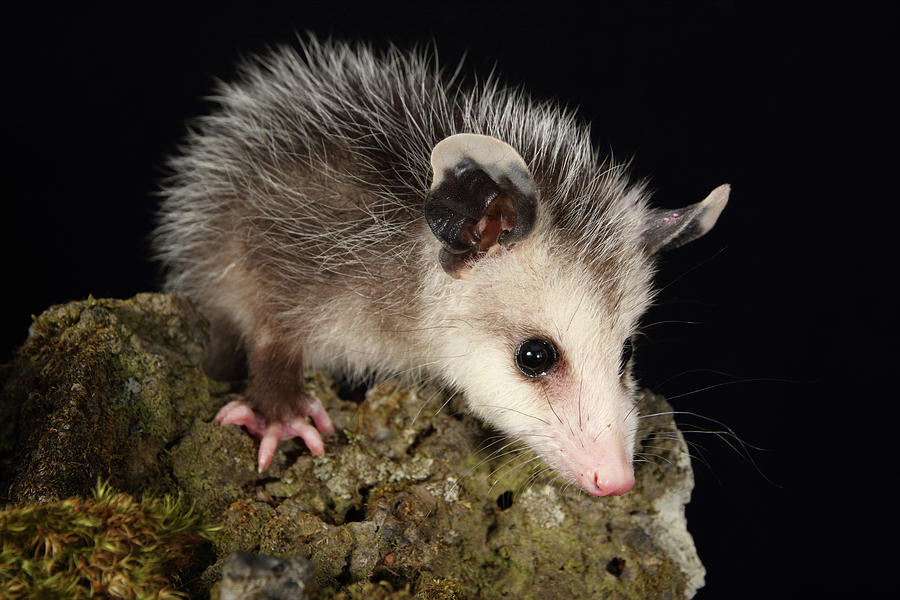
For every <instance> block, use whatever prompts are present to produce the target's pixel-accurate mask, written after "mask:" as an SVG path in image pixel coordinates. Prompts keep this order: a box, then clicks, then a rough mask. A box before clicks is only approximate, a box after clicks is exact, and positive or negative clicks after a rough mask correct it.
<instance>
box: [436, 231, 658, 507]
mask: <svg viewBox="0 0 900 600" xmlns="http://www.w3.org/2000/svg"><path fill="white" fill-rule="evenodd" d="M535 241H536V242H537V240H535ZM558 258H559V257H553V256H551V255H550V254H549V253H547V252H546V251H544V250H542V249H541V244H540V243H532V241H530V240H529V241H528V242H523V243H522V244H520V245H519V246H517V247H516V248H515V249H514V250H512V251H503V252H502V253H498V254H496V255H492V256H489V257H486V258H484V259H482V260H481V261H480V262H479V264H478V265H477V267H476V268H473V269H472V273H471V274H470V276H469V277H467V278H466V279H462V280H459V281H455V282H453V284H452V286H453V288H454V291H453V296H454V297H455V301H454V303H453V308H448V309H447V310H448V311H449V312H450V314H447V315H446V316H447V317H448V318H449V319H450V320H451V321H452V322H453V323H456V326H455V327H453V329H452V330H447V331H448V333H449V332H451V331H452V333H449V335H450V336H451V337H452V341H451V342H450V344H449V345H450V346H451V347H453V348H454V352H452V353H451V354H452V355H453V357H452V358H451V359H450V360H449V361H448V365H447V368H448V371H449V372H448V373H446V375H449V376H450V377H451V378H452V379H453V380H454V382H455V383H456V384H457V385H458V386H459V387H461V388H462V389H463V390H464V391H465V394H466V398H467V401H468V403H469V406H470V408H471V410H472V411H473V412H474V413H475V414H476V415H478V416H479V417H480V418H482V419H484V420H485V421H487V422H488V423H490V424H492V425H494V426H496V427H498V428H499V429H501V430H502V431H504V432H506V433H507V434H510V435H513V436H515V437H517V438H519V439H521V440H522V441H524V442H525V443H526V444H528V446H530V447H531V448H532V449H534V450H535V451H537V452H538V453H539V454H540V455H541V456H542V457H543V459H544V460H545V461H546V462H547V463H548V464H549V465H550V466H551V467H553V468H554V469H555V470H556V471H557V472H558V473H560V474H561V475H563V476H564V477H565V478H566V479H568V480H570V481H572V482H574V483H576V484H577V485H579V486H580V487H581V488H582V489H583V490H584V491H586V492H587V493H589V494H593V495H596V496H605V495H616V494H623V493H625V492H627V491H628V490H629V489H631V487H632V485H633V484H634V474H633V471H632V466H631V460H632V454H633V449H634V442H635V431H636V429H637V423H638V411H637V408H636V406H635V403H634V396H633V385H632V381H631V377H630V365H629V364H628V363H629V360H630V342H629V337H630V335H631V334H632V332H633V328H634V326H635V324H636V322H637V319H638V317H639V315H640V313H641V312H642V311H643V309H644V306H645V304H646V302H647V299H648V295H647V294H646V291H645V289H644V288H645V285H646V280H648V279H649V275H650V273H649V269H648V272H647V273H645V274H644V275H645V277H641V276H640V275H641V274H637V273H634V274H630V275H628V277H632V278H633V279H634V281H633V282H629V283H630V284H631V285H633V286H634V292H635V293H636V295H635V300H634V301H633V302H631V303H630V305H629V306H623V305H622V303H621V302H620V303H619V304H618V307H617V314H612V311H610V310H606V309H604V308H603V307H604V305H605V304H610V301H609V299H607V298H604V288H603V286H598V285H597V284H598V282H597V281H596V280H595V279H594V278H593V277H592V276H591V275H590V274H589V273H588V272H587V271H586V270H585V269H584V268H582V267H581V266H580V265H574V264H570V265H560V264H559V262H558Z"/></svg>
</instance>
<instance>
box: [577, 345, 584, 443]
mask: <svg viewBox="0 0 900 600" xmlns="http://www.w3.org/2000/svg"><path fill="white" fill-rule="evenodd" d="M583 388H584V361H583V360H582V361H581V372H580V373H579V374H578V431H584V424H583V423H582V421H581V392H582V390H583ZM579 441H581V447H582V448H584V441H582V440H581V438H579Z"/></svg>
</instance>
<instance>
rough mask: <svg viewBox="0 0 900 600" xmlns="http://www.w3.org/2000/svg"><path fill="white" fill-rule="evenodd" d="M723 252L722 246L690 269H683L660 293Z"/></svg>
mask: <svg viewBox="0 0 900 600" xmlns="http://www.w3.org/2000/svg"><path fill="white" fill-rule="evenodd" d="M723 252H725V248H722V249H721V250H719V251H718V252H715V253H713V255H712V256H710V257H708V258H706V259H705V260H701V261H700V262H699V263H697V264H696V265H694V266H693V267H691V268H690V269H688V270H686V271H683V272H681V273H679V274H678V277H676V278H675V279H673V280H672V281H670V282H669V283H667V284H666V285H664V286H663V287H662V288H660V289H659V292H658V293H659V294H662V292H664V291H665V290H667V289H669V286H671V285H674V284H675V283H677V282H679V281H681V280H682V279H684V278H685V277H687V276H688V275H690V274H691V273H693V272H694V271H696V270H697V269H699V268H700V267H703V266H705V265H707V264H708V263H711V262H712V261H713V260H715V259H716V258H718V257H719V255H720V254H722V253H723Z"/></svg>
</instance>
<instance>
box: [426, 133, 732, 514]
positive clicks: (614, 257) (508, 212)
mask: <svg viewBox="0 0 900 600" xmlns="http://www.w3.org/2000/svg"><path fill="white" fill-rule="evenodd" d="M431 164H432V167H433V169H434V181H433V183H432V187H431V192H430V194H429V196H428V198H427V200H426V202H425V217H426V221H427V222H428V225H429V227H430V228H431V231H432V233H434V235H435V237H436V238H437V239H438V240H439V241H440V242H441V246H442V247H441V250H440V252H439V262H440V265H441V266H442V267H443V270H444V271H445V272H446V273H447V274H449V275H450V276H452V277H453V279H449V278H447V277H446V276H444V275H441V274H436V277H437V279H436V280H435V281H434V286H435V287H434V289H433V290H431V291H432V292H433V294H432V295H433V296H434V297H435V298H436V300H435V310H434V314H433V317H434V318H435V319H436V320H437V321H438V322H436V323H435V324H434V325H435V327H434V330H435V331H441V332H443V336H444V337H443V338H442V339H439V340H435V343H436V348H435V352H436V354H444V355H445V356H444V357H443V360H442V361H441V367H442V369H443V372H442V374H443V376H444V377H445V378H446V379H449V380H450V381H451V382H452V383H454V384H455V385H457V386H458V387H460V388H462V389H463V390H464V391H465V393H466V397H467V400H468V403H469V406H470V408H471V409H472V411H473V412H474V413H475V414H477V415H479V416H480V417H481V418H483V419H484V420H485V421H487V422H489V423H491V424H493V425H495V426H496V427H498V428H499V429H501V430H503V431H505V432H506V433H508V434H511V435H514V436H516V437H518V438H519V439H521V440H522V441H524V442H525V443H526V444H528V445H529V446H530V447H531V448H532V449H534V450H535V451H537V452H538V453H539V454H540V455H541V456H542V457H543V458H544V460H545V461H546V462H547V463H548V464H549V465H550V466H551V467H553V468H554V469H555V470H556V471H557V472H558V473H560V474H561V475H562V476H564V477H565V478H567V479H569V480H570V481H572V482H574V483H576V484H578V485H579V486H580V487H581V488H582V489H583V490H584V491H586V492H587V493H589V494H593V495H596V496H605V495H617V494H624V493H625V492H627V491H628V490H629V489H631V487H632V486H633V485H634V472H633V469H632V465H631V461H632V454H633V451H634V443H635V432H636V430H637V423H638V412H637V407H636V406H635V400H634V384H633V382H632V380H631V375H630V370H629V364H628V362H629V359H630V342H629V338H630V336H631V335H633V333H634V330H635V328H636V326H637V322H638V319H639V318H640V315H641V314H642V313H643V312H644V310H645V309H646V307H647V304H648V303H649V301H650V296H651V292H650V279H651V276H652V268H651V265H650V263H649V260H648V257H649V256H650V255H651V254H653V253H654V252H656V251H658V250H659V249H661V248H664V247H667V246H677V245H681V244H683V243H686V242H688V241H690V240H692V239H694V238H696V237H699V236H700V235H702V234H703V233H705V232H706V231H708V230H709V229H710V228H712V226H713V224H714V223H715V221H716V219H717V217H718V215H719V213H720V212H721V211H722V209H723V208H724V206H725V202H726V201H727V198H728V188H727V186H721V187H720V188H717V189H716V190H715V191H713V193H712V194H710V196H709V197H708V198H707V199H706V200H704V201H703V202H700V203H698V204H695V205H691V206H689V207H687V208H685V209H679V210H677V211H652V210H648V209H645V208H642V205H638V204H637V203H633V204H629V203H627V202H626V199H623V203H624V204H623V205H622V206H624V207H625V208H622V207H619V210H621V212H619V213H617V215H618V216H617V217H616V218H620V219H624V220H625V221H623V227H624V229H623V231H625V232H626V233H624V234H622V235H624V236H625V237H626V238H628V239H627V240H626V242H625V243H621V244H619V245H618V246H615V245H609V248H610V250H609V252H608V253H607V254H605V255H604V257H603V258H604V260H602V261H600V263H601V264H602V265H603V268H602V269H600V270H598V269H597V268H596V265H594V267H595V268H589V267H588V266H587V265H584V264H581V262H580V261H579V259H578V258H577V257H578V256H579V253H578V252H576V251H575V250H574V249H573V248H571V247H568V246H567V243H566V242H565V239H564V238H566V236H564V235H562V231H554V230H553V226H552V225H550V224H549V223H548V221H547V220H545V221H543V222H541V220H540V214H541V210H540V209H541V207H540V197H539V196H540V194H539V192H538V190H537V188H536V186H535V184H534V180H533V178H532V175H531V172H530V170H529V169H528V166H527V165H526V163H525V161H524V160H523V159H522V158H521V156H519V154H518V153H517V152H516V151H515V150H514V149H513V148H511V147H510V146H508V145H507V144H505V143H503V142H501V141H499V140H496V139H494V138H489V137H486V136H479V135H471V134H460V135H455V136H451V137H449V138H447V139H445V140H443V141H441V142H440V143H439V144H438V145H437V146H435V148H434V151H433V152H432V157H431ZM629 211H630V212H629ZM610 218H612V217H610ZM626 221H627V223H626ZM604 231H606V234H605V235H609V229H608V228H607V229H606V230H604ZM598 235H599V234H598ZM578 239H579V240H580V243H584V237H583V236H581V237H579V238H578ZM593 241H594V242H596V243H597V244H599V245H601V246H602V247H606V246H603V241H604V240H602V239H597V240H593ZM613 248H617V249H613ZM448 349H452V350H448Z"/></svg>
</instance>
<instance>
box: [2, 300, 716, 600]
mask: <svg viewBox="0 0 900 600" xmlns="http://www.w3.org/2000/svg"><path fill="white" fill-rule="evenodd" d="M204 344H205V330H204V326H203V324H202V320H201V319H200V318H199V317H198V315H197V314H196V313H195V312H194V311H193V309H192V308H191V307H190V306H189V304H188V303H187V302H185V301H184V300H181V299H178V298H175V297H171V296H163V295H150V294H142V295H139V296H137V297H136V298H134V299H132V300H128V301H118V300H89V301H87V302H80V303H71V304H68V305H65V306H62V307H54V308H52V309H50V310H49V311H47V312H46V313H44V315H42V316H41V317H39V318H38V319H37V321H36V323H35V327H34V332H33V333H32V335H31V336H30V337H29V339H28V341H27V342H26V344H25V346H24V347H23V349H22V351H21V352H20V357H19V358H18V359H17V364H16V365H15V368H14V369H13V371H12V373H11V374H10V375H9V377H8V380H7V383H6V385H5V388H4V397H3V404H2V405H0V417H2V419H3V420H2V421H0V423H3V426H4V427H5V428H6V431H5V432H4V433H7V432H8V433H11V436H9V437H7V436H4V437H5V438H7V439H9V440H13V441H12V442H11V443H10V444H7V445H5V446H3V447H0V450H3V462H2V463H0V464H2V465H3V467H4V471H3V473H0V475H3V481H2V483H3V485H4V488H3V489H9V492H8V494H9V497H10V498H12V499H13V500H15V501H17V502H22V501H29V500H40V501H45V500H46V499H51V498H56V497H62V496H67V495H72V494H76V493H84V492H83V490H84V489H85V487H87V488H90V487H91V486H92V485H93V483H94V480H95V478H96V477H97V476H98V475H101V476H104V477H109V478H110V479H111V481H112V483H113V485H114V486H119V487H121V488H123V489H126V490H128V491H131V492H137V491H140V490H142V489H144V490H147V491H149V492H151V493H159V492H163V491H169V492H173V491H178V490H183V491H184V492H185V493H187V494H188V496H189V497H191V498H193V499H195V500H196V501H197V503H198V506H199V507H201V508H202V510H204V511H205V512H206V513H207V514H209V515H210V516H212V517H213V518H216V519H218V520H220V521H221V522H222V524H223V525H224V528H223V530H222V531H221V533H220V534H219V536H218V538H217V539H216V540H215V542H214V543H215V546H216V552H217V554H218V556H219V557H220V560H219V561H218V562H217V563H216V564H214V565H211V566H210V567H209V569H208V570H207V573H206V575H205V577H206V581H207V582H208V584H209V585H212V584H213V582H215V581H216V580H217V579H219V578H220V577H221V573H222V558H223V557H225V556H227V555H228V554H229V553H231V552H233V551H251V552H258V553H262V554H268V555H273V556H280V557H290V556H299V557H308V558H309V560H310V562H311V563H312V565H313V571H314V575H313V577H314V580H315V583H316V585H317V586H318V588H319V589H320V594H322V595H323V596H322V597H333V596H334V595H335V594H338V595H339V596H341V597H345V598H355V597H367V596H371V597H376V596H372V594H373V593H374V591H373V589H374V588H376V587H377V590H380V592H378V593H379V594H381V595H377V597H397V598H399V597H416V598H429V599H437V598H477V597H480V598H562V597H565V598H641V599H648V598H673V599H680V598H689V597H691V596H692V595H693V594H694V592H695V591H696V589H697V588H698V587H699V586H702V584H703V577H704V570H703V567H702V565H701V564H700V561H699V559H698V557H697V554H696V550H695V548H694V545H693V540H692V539H691V536H690V534H689V533H688V531H687V528H686V523H685V519H684V505H685V503H686V502H687V501H688V500H689V496H690V491H691V488H692V487H693V474H692V471H691V468H690V460H689V458H688V455H687V449H686V447H685V443H684V440H683V438H682V437H681V434H680V433H679V432H678V430H677V429H676V427H675V424H674V422H673V421H672V419H671V416H669V415H668V414H665V413H668V412H669V411H670V410H671V409H670V407H669V406H668V404H666V403H665V401H664V400H662V399H661V398H659V397H656V396H653V395H652V394H649V393H646V394H644V395H643V396H642V399H641V407H640V408H641V413H642V414H644V415H654V414H657V413H661V414H659V416H654V417H648V418H644V419H642V426H641V430H640V432H639V438H638V439H639V440H640V447H639V448H638V452H639V456H640V457H641V459H642V460H641V461H639V462H637V463H636V472H635V475H636V480H637V481H636V484H635V487H634V489H633V490H632V491H631V492H629V493H628V494H626V495H624V496H620V497H612V498H592V497H589V496H587V495H585V494H583V493H582V492H580V491H579V490H577V489H574V488H573V487H572V486H568V485H565V484H562V483H560V482H559V481H556V480H554V478H553V477H552V475H550V474H548V473H546V472H543V471H542V470H541V468H540V466H535V465H534V464H533V463H532V462H528V463H526V461H528V459H529V458H530V455H528V454H525V453H520V452H516V453H514V454H508V451H509V450H510V448H506V447H505V444H506V443H507V441H506V440H501V439H499V438H496V437H495V435H494V434H493V433H492V432H490V431H486V430H485V429H484V427H483V426H482V425H481V424H480V423H479V422H477V421H476V420H474V419H473V418H471V417H469V416H467V415H465V414H463V413H462V412H459V411H457V410H456V408H457V407H454V406H453V404H452V403H451V405H450V407H449V408H445V409H442V410H440V411H438V408H439V407H441V406H442V405H443V404H444V402H445V400H446V397H445V396H442V395H441V394H440V393H438V392H436V391H435V390H432V389H430V388H428V387H419V388H416V387H409V386H404V385H401V384H399V383H397V382H391V381H388V382H383V383H381V384H379V385H376V386H374V387H372V388H371V389H369V390H368V391H367V392H366V393H365V395H364V397H363V395H362V394H361V393H356V394H350V393H342V394H341V395H338V393H337V388H336V386H335V384H334V382H333V381H332V379H331V377H330V376H328V375H327V374H323V373H316V374H313V375H312V376H311V377H309V378H308V380H307V387H308V389H309V390H310V391H311V392H312V393H314V394H316V395H317V396H318V397H319V398H320V399H321V400H322V401H323V403H324V404H325V406H326V407H327V408H328V410H329V412H330V414H331V416H332V418H333V420H334V422H335V425H336V428H337V431H338V433H337V434H336V435H334V436H332V437H330V438H328V439H326V456H324V457H322V458H316V457H313V456H311V455H310V454H309V452H307V451H306V450H305V448H304V447H303V446H302V444H298V443H296V441H291V442H282V443H281V445H280V446H279V451H278V452H277V453H276V456H275V459H274V461H273V463H272V466H271V467H270V468H269V469H268V470H267V471H266V472H264V473H262V474H257V473H256V470H255V454H256V441H255V440H253V439H252V438H251V437H250V436H249V435H248V434H247V433H246V432H244V431H243V430H241V429H238V428H236V427H227V428H220V427H218V426H215V425H213V424H211V423H210V422H209V420H210V418H211V416H212V414H213V413H214V411H215V410H216V408H217V407H218V406H220V405H221V404H223V403H224V402H226V401H227V400H228V398H229V396H228V394H227V391H228V390H227V388H226V387H225V386H223V385H221V384H217V383H214V382H209V381H208V380H206V378H205V377H204V376H203V375H202V372H200V367H199V365H200V363H201V361H202V356H203V351H204V350H203V348H204ZM2 443H3V442H0V444H2ZM494 450H496V451H497V456H493V457H492V456H491V452H492V451H494ZM56 473H61V475H56ZM7 486H8V487H7ZM390 590H395V593H396V594H397V595H392V592H390Z"/></svg>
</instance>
